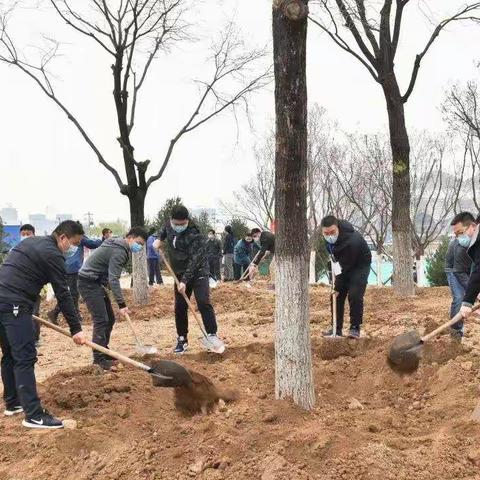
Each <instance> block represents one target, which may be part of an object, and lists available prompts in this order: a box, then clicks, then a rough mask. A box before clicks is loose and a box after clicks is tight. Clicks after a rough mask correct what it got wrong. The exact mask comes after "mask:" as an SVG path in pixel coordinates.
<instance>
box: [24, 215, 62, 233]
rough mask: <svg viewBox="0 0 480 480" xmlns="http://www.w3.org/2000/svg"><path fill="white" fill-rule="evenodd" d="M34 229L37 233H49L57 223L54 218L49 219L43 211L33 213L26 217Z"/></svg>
mask: <svg viewBox="0 0 480 480" xmlns="http://www.w3.org/2000/svg"><path fill="white" fill-rule="evenodd" d="M28 219H29V223H31V224H32V225H33V226H34V227H35V230H36V234H37V235H50V234H51V233H52V232H53V230H54V229H55V227H56V226H57V225H58V222H57V221H56V220H50V219H48V218H47V216H46V215H45V214H44V213H34V214H32V215H29V217H28Z"/></svg>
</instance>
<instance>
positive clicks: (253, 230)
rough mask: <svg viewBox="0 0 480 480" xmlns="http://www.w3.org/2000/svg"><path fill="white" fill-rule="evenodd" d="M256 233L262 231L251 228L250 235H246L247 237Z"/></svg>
mask: <svg viewBox="0 0 480 480" xmlns="http://www.w3.org/2000/svg"><path fill="white" fill-rule="evenodd" d="M257 233H262V231H261V230H260V229H259V228H252V231H251V232H250V235H247V236H248V237H253V236H254V235H256V234H257Z"/></svg>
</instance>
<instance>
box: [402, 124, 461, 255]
mask: <svg viewBox="0 0 480 480" xmlns="http://www.w3.org/2000/svg"><path fill="white" fill-rule="evenodd" d="M466 163H467V162H466V157H465V156H463V158H462V159H461V161H457V160H456V159H455V158H454V156H453V152H451V151H448V149H447V144H446V140H445V139H444V137H443V138H441V137H439V138H434V137H431V136H428V135H427V134H426V132H420V133H419V134H418V135H416V138H415V136H414V142H413V144H412V166H411V186H412V205H411V220H412V230H413V249H414V252H415V257H416V258H417V259H420V258H421V257H422V256H423V255H424V254H425V250H426V249H427V247H428V246H429V245H431V244H432V243H433V242H435V241H436V240H437V239H438V238H439V236H440V235H442V234H444V233H445V230H446V228H447V226H448V220H449V219H450V217H451V215H452V214H453V213H454V212H455V210H456V208H457V206H458V203H459V197H460V192H461V191H462V186H463V179H464V175H465V168H466Z"/></svg>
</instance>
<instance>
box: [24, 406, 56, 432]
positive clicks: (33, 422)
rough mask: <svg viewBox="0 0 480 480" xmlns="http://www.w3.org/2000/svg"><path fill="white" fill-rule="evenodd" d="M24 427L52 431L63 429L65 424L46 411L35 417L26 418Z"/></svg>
mask: <svg viewBox="0 0 480 480" xmlns="http://www.w3.org/2000/svg"><path fill="white" fill-rule="evenodd" d="M22 425H23V426H24V427H27V428H46V429H50V430H54V429H57V428H63V422H62V421H61V420H59V419H58V418H55V417H54V416H53V415H52V414H50V413H49V412H48V411H47V410H45V409H43V411H42V412H41V413H39V414H38V415H36V416H35V417H30V418H25V420H24V421H23V422H22Z"/></svg>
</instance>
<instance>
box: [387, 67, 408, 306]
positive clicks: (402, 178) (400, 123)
mask: <svg viewBox="0 0 480 480" xmlns="http://www.w3.org/2000/svg"><path fill="white" fill-rule="evenodd" d="M382 88H383V93H384V95H385V100H386V103H387V112H388V124H389V129H390V143H391V147H392V162H393V190H392V231H393V259H394V273H393V289H394V292H395V294H397V295H399V296H401V297H407V296H412V295H415V285H414V283H413V275H412V266H413V263H412V262H413V258H412V248H411V244H412V228H411V222H410V143H409V140H408V133H407V127H406V124H405V109H404V103H403V100H402V96H401V94H400V89H399V87H398V83H397V79H396V78H395V74H394V73H393V72H391V73H389V74H387V75H386V76H385V77H384V79H383V81H382Z"/></svg>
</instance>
